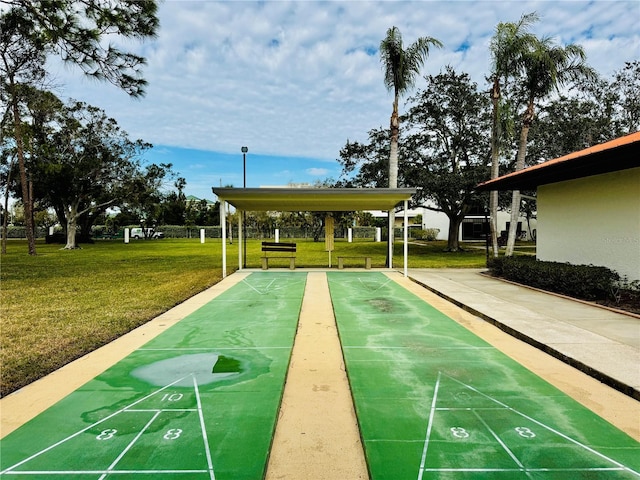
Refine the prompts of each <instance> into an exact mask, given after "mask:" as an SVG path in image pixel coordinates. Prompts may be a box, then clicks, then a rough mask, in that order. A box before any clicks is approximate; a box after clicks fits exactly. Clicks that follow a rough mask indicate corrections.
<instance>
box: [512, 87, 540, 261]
mask: <svg viewBox="0 0 640 480" xmlns="http://www.w3.org/2000/svg"><path fill="white" fill-rule="evenodd" d="M533 115H534V110H533V99H530V100H529V104H528V105H527V111H526V112H525V114H524V116H523V120H522V130H521V131H520V143H519V145H518V156H517V157H516V172H518V171H520V170H522V169H523V168H524V159H525V157H526V155H527V137H528V136H529V128H531V123H532V122H533ZM520 200H521V197H520V190H514V191H513V196H512V198H511V223H510V224H509V235H508V237H507V250H506V252H505V256H507V257H511V256H513V249H514V247H515V244H516V232H517V229H518V218H519V217H520Z"/></svg>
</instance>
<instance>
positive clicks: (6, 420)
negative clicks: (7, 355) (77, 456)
mask: <svg viewBox="0 0 640 480" xmlns="http://www.w3.org/2000/svg"><path fill="white" fill-rule="evenodd" d="M247 275H248V273H244V272H236V273H235V274H233V275H230V276H228V277H226V278H225V279H223V280H222V281H220V282H218V283H216V284H215V285H213V286H212V287H210V288H208V289H207V290H204V291H203V292H201V293H199V294H197V295H194V296H193V297H191V298H189V299H188V300H185V301H184V302H183V303H181V304H180V305H178V306H176V307H174V308H172V309H171V310H168V311H167V312H165V313H163V314H162V315H160V316H158V317H156V318H154V319H153V320H151V321H149V322H147V323H145V324H144V325H141V326H140V327H138V328H136V329H134V330H132V331H131V332H129V333H127V334H125V335H123V336H121V337H119V338H117V339H116V340H114V341H113V342H111V343H108V344H107V345H105V346H103V347H100V348H98V349H97V350H94V351H93V352H91V353H88V354H87V355H85V356H83V357H80V358H79V359H77V360H74V361H73V362H70V363H68V364H67V365H65V366H64V367H62V368H59V369H58V370H56V371H55V372H53V373H50V374H49V375H47V376H46V377H43V378H41V379H39V380H36V381H35V382H33V383H30V384H29V385H27V386H25V387H23V388H21V389H20V390H17V391H15V392H13V393H11V394H9V395H7V396H6V397H3V398H2V399H0V438H3V437H5V436H7V435H8V434H9V433H11V432H13V431H14V430H15V429H17V428H18V427H20V426H22V425H23V424H25V423H26V422H27V421H29V420H31V419H32V418H33V417H35V416H36V415H38V414H40V413H42V412H43V411H45V410H46V409H47V408H49V407H50V406H52V405H53V404H55V403H56V402H58V401H59V400H61V399H63V398H64V397H66V396H67V395H68V394H70V393H71V392H73V391H75V390H76V389H78V388H79V387H81V386H82V385H84V384H85V383H87V382H88V381H90V380H92V379H93V378H94V377H96V376H97V375H99V374H101V373H102V372H104V371H105V370H106V369H107V368H109V367H111V366H112V365H114V364H115V363H116V362H118V361H120V360H122V359H123V358H124V357H126V356H127V355H129V354H130V353H132V352H133V351H135V350H136V349H138V348H140V347H141V346H142V345H144V344H145V343H147V342H148V341H150V340H152V339H153V338H155V337H157V336H158V335H160V334H161V333H162V332H164V331H165V330H167V329H168V328H169V327H171V326H173V325H175V324H176V323H178V322H179V321H180V320H182V319H183V318H184V317H186V316H187V315H189V314H191V313H193V312H194V311H196V310H197V309H198V308H200V307H202V306H203V305H205V304H207V303H208V302H210V301H211V300H213V299H214V298H215V297H217V296H218V295H220V294H221V293H222V292H224V291H225V290H227V289H228V288H230V287H232V286H233V285H235V284H236V283H239V282H241V281H242V280H243V279H244V278H246V276H247Z"/></svg>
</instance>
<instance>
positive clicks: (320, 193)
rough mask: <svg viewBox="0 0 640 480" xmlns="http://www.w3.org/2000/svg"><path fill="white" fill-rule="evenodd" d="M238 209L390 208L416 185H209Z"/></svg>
mask: <svg viewBox="0 0 640 480" xmlns="http://www.w3.org/2000/svg"><path fill="white" fill-rule="evenodd" d="M212 190H213V193H214V194H215V195H217V196H218V197H219V198H220V199H221V200H225V201H226V202H227V203H229V204H231V205H233V206H234V207H235V208H236V209H238V210H244V211H250V212H259V211H280V212H356V211H361V210H392V209H393V208H395V206H396V205H397V204H398V203H400V202H402V201H405V200H409V199H410V198H411V195H413V194H415V193H416V189H415V188H216V187H214V188H212Z"/></svg>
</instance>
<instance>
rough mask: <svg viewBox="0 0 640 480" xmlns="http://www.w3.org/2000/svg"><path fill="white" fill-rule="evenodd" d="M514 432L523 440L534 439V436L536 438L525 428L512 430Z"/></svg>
mask: <svg viewBox="0 0 640 480" xmlns="http://www.w3.org/2000/svg"><path fill="white" fill-rule="evenodd" d="M514 430H515V431H516V432H517V433H518V435H520V436H521V437H524V438H535V436H536V434H535V433H533V432H532V431H531V430H530V429H528V428H527V427H516V428H514Z"/></svg>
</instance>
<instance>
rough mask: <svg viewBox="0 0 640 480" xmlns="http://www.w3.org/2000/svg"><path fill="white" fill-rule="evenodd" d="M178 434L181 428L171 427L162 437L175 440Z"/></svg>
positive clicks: (180, 432)
mask: <svg viewBox="0 0 640 480" xmlns="http://www.w3.org/2000/svg"><path fill="white" fill-rule="evenodd" d="M180 435H182V429H180V428H171V429H169V430H167V433H165V434H164V436H163V437H162V438H164V439H165V440H175V439H176V438H179V437H180Z"/></svg>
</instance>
